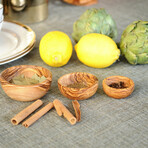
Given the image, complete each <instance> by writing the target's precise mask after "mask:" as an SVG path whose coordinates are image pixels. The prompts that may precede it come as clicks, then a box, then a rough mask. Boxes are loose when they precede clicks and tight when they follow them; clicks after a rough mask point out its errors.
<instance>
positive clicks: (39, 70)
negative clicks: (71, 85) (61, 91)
mask: <svg viewBox="0 0 148 148" xmlns="http://www.w3.org/2000/svg"><path fill="white" fill-rule="evenodd" d="M20 74H22V75H24V76H27V77H32V76H33V75H34V74H37V75H38V76H40V77H41V76H45V77H46V79H45V80H44V81H43V82H41V83H38V84H33V85H15V84H12V83H11V82H10V80H11V79H12V78H13V77H15V76H18V75H20ZM0 82H1V86H2V88H3V90H4V92H5V93H6V94H7V95H8V96H9V97H10V98H12V99H14V100H18V101H33V100H36V99H39V98H41V97H43V96H44V95H45V94H46V93H47V91H48V90H49V89H50V85H51V82H52V74H51V72H50V71H49V70H47V69H45V68H43V67H40V66H33V65H20V66H14V67H10V68H7V69H5V70H4V71H3V72H1V74H0Z"/></svg>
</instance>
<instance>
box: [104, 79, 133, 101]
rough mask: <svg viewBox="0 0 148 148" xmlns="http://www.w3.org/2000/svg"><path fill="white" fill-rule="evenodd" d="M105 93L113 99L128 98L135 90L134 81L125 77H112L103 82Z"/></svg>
mask: <svg viewBox="0 0 148 148" xmlns="http://www.w3.org/2000/svg"><path fill="white" fill-rule="evenodd" d="M103 90H104V92H105V93H106V94H107V95H108V96H109V97H112V98H115V99H122V98H126V97H128V96H129V95H130V94H131V93H132V92H133V90H134V82H133V80H131V79H129V78H127V77H123V76H111V77H107V78H106V79H104V80H103Z"/></svg>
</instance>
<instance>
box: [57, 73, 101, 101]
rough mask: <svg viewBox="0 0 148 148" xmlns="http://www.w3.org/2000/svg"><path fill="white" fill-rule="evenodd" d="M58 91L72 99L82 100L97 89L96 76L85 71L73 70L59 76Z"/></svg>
mask: <svg viewBox="0 0 148 148" xmlns="http://www.w3.org/2000/svg"><path fill="white" fill-rule="evenodd" d="M58 87H59V90H60V92H61V93H62V94H63V95H64V96H65V97H67V98H69V99H72V100H84V99H88V98H90V97H91V96H93V95H94V94H95V93H96V91H97V89H98V79H97V77H96V76H94V75H92V74H89V73H85V72H74V73H70V74H66V75H64V76H62V77H60V78H59V80H58Z"/></svg>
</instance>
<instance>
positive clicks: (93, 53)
mask: <svg viewBox="0 0 148 148" xmlns="http://www.w3.org/2000/svg"><path fill="white" fill-rule="evenodd" d="M75 50H76V53H77V57H78V58H79V60H80V61H81V62H82V63H84V64H85V65H87V66H90V67H94V68H105V67H108V66H110V65H112V64H113V63H114V62H115V61H116V60H117V59H118V58H119V56H120V50H119V49H118V48H117V45H116V43H115V42H114V41H113V40H112V39H111V38H110V37H108V36H106V35H103V34H98V33H89V34H86V35H84V36H83V37H82V38H81V39H80V40H79V42H78V43H77V44H76V45H75Z"/></svg>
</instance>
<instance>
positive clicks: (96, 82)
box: [58, 72, 99, 90]
mask: <svg viewBox="0 0 148 148" xmlns="http://www.w3.org/2000/svg"><path fill="white" fill-rule="evenodd" d="M75 73H84V74H88V75H92V76H93V77H95V78H96V79H97V80H96V81H95V83H94V84H92V85H91V86H88V87H82V88H73V87H67V86H64V85H62V84H61V83H60V82H59V81H60V80H61V79H62V78H63V77H65V76H67V75H70V74H75ZM98 82H99V80H98V78H97V77H96V76H95V75H93V74H91V73H87V72H72V73H68V74H64V75H63V76H61V77H60V78H59V79H58V84H59V85H61V86H62V87H65V88H71V89H75V90H84V89H88V88H91V87H92V86H94V85H96V84H98Z"/></svg>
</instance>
